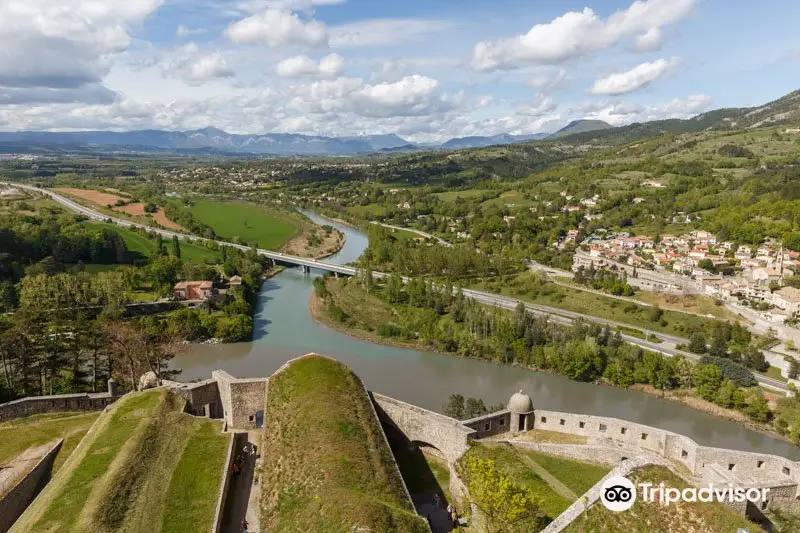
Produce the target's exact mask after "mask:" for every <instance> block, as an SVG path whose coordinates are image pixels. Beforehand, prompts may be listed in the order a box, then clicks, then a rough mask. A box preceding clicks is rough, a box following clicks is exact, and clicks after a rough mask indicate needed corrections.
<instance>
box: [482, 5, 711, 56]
mask: <svg viewBox="0 0 800 533" xmlns="http://www.w3.org/2000/svg"><path fill="white" fill-rule="evenodd" d="M695 2H696V0H636V1H635V2H633V3H632V4H631V5H630V6H629V7H628V8H627V9H624V10H621V11H617V12H616V13H614V14H613V15H611V16H610V17H608V19H606V20H603V19H601V18H600V17H598V16H597V14H596V13H595V12H594V11H592V10H591V9H590V8H588V7H587V8H584V10H583V11H570V12H567V13H564V14H563V15H561V16H559V17H557V18H555V19H553V20H552V21H551V22H549V23H546V24H536V25H535V26H533V27H532V28H531V29H530V31H528V33H526V34H524V35H518V36H515V37H509V38H505V39H501V40H498V41H483V42H479V43H478V44H476V45H475V49H474V51H473V55H472V62H471V65H472V68H474V69H475V70H479V71H491V70H497V69H510V68H517V67H519V66H520V65H523V64H557V63H562V62H564V61H566V60H568V59H571V58H575V57H580V56H583V55H586V54H589V53H592V52H595V51H598V50H601V49H603V48H607V47H609V46H612V45H614V44H616V43H618V42H619V41H620V40H621V39H623V38H625V37H629V36H632V35H636V34H641V33H646V32H648V31H650V30H652V29H653V28H661V27H662V26H666V25H669V24H673V23H675V22H677V21H679V20H681V19H683V18H684V17H686V16H688V15H689V13H691V12H692V10H693V9H694V6H695Z"/></svg>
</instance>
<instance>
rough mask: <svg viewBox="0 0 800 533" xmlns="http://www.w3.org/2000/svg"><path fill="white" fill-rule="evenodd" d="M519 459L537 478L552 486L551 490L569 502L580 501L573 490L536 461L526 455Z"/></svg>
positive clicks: (523, 454)
mask: <svg viewBox="0 0 800 533" xmlns="http://www.w3.org/2000/svg"><path fill="white" fill-rule="evenodd" d="M519 457H521V458H522V461H523V462H524V463H525V464H526V465H528V466H529V467H531V470H533V471H534V472H535V473H536V475H537V476H539V477H540V478H542V481H544V482H545V483H547V484H548V485H550V488H551V489H553V490H554V491H556V493H557V494H558V495H559V496H563V497H564V498H566V499H567V500H569V501H571V502H574V501H575V500H577V499H578V495H577V494H575V493H574V492H573V491H572V489H570V488H569V487H567V486H566V485H564V484H563V483H561V482H560V481H559V480H558V479H556V478H555V477H554V476H553V474H551V473H550V472H548V471H547V470H545V468H544V467H543V466H542V465H540V464H539V463H537V462H536V460H535V459H534V458H533V457H531V456H529V455H528V454H526V453H521V454H519Z"/></svg>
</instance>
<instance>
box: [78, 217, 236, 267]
mask: <svg viewBox="0 0 800 533" xmlns="http://www.w3.org/2000/svg"><path fill="white" fill-rule="evenodd" d="M86 224H87V225H89V226H91V227H94V228H101V229H110V230H112V231H115V232H117V233H118V234H119V235H120V236H122V239H123V240H124V241H125V246H127V247H128V252H131V253H132V254H137V255H139V256H142V257H150V256H152V255H153V254H154V253H155V251H156V248H157V245H156V241H154V240H151V239H148V238H146V237H143V236H141V235H139V234H138V233H136V232H135V231H132V230H129V229H127V228H121V227H119V226H116V225H114V224H107V223H105V222H86ZM180 245H181V258H182V259H187V260H189V261H194V262H198V263H218V262H220V261H221V258H222V256H221V254H220V253H219V252H216V251H214V250H210V249H208V248H206V247H205V246H200V245H197V244H190V243H186V242H183V241H181V243H180ZM164 246H165V247H166V248H167V250H168V251H169V252H172V243H171V242H170V241H165V243H164ZM87 270H89V269H88V268H87ZM95 270H96V269H95ZM101 270H102V269H101Z"/></svg>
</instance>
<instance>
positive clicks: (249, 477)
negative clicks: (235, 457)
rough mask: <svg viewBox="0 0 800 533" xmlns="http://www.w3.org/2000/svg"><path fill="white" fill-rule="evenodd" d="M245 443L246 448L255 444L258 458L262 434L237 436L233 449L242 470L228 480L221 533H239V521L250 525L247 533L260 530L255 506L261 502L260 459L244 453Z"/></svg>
mask: <svg viewBox="0 0 800 533" xmlns="http://www.w3.org/2000/svg"><path fill="white" fill-rule="evenodd" d="M245 443H246V444H247V447H248V449H250V447H251V446H252V445H253V444H255V445H256V446H257V447H258V448H257V450H258V454H259V456H260V454H261V432H260V431H251V432H249V433H245V434H243V435H242V436H237V439H236V444H235V445H234V446H235V447H234V450H235V451H236V453H237V454H240V455H241V456H242V471H241V473H240V474H239V475H238V476H233V477H232V478H231V484H230V486H229V488H228V498H227V500H226V501H225V511H224V512H223V515H222V533H241V532H242V520H245V519H246V520H247V524H248V526H249V527H248V530H247V531H248V533H258V532H259V531H260V527H259V526H260V524H259V522H260V519H261V516H260V513H259V506H258V504H259V500H260V499H261V485H260V483H259V477H258V476H259V472H258V467H259V466H260V465H261V459H260V457H254V456H252V455H250V454H245V453H243V449H244V447H245Z"/></svg>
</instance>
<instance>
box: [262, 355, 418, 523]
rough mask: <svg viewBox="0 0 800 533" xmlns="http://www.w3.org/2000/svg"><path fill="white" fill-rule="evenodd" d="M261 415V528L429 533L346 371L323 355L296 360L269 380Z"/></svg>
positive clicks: (359, 389) (358, 384) (369, 408)
mask: <svg viewBox="0 0 800 533" xmlns="http://www.w3.org/2000/svg"><path fill="white" fill-rule="evenodd" d="M266 412H267V420H266V423H265V428H264V449H265V450H268V451H269V452H268V453H266V454H265V457H264V464H263V467H262V489H261V510H262V511H261V526H262V527H261V531H270V532H273V533H281V532H305V531H320V532H322V531H325V532H329V533H338V532H341V533H346V532H347V533H349V532H353V531H383V532H393V531H397V532H400V531H402V532H403V533H406V532H408V533H415V532H419V533H422V532H424V531H430V530H429V529H428V528H427V525H426V524H425V521H424V519H423V518H422V517H420V516H418V515H417V514H416V513H415V512H414V508H413V506H412V504H411V502H410V501H409V500H408V498H407V497H406V495H405V491H404V490H403V482H402V479H401V478H400V476H399V474H398V473H397V470H396V469H395V467H394V459H393V458H392V454H391V451H390V450H389V447H388V446H386V444H385V441H384V439H383V433H382V431H381V426H380V424H379V422H378V420H377V419H376V417H375V415H374V411H373V409H372V406H371V404H370V399H369V397H368V396H367V393H366V391H365V390H364V385H363V384H362V383H361V380H360V379H359V378H358V377H357V376H356V375H355V374H353V372H352V371H350V370H349V369H348V368H347V367H346V366H344V365H342V364H341V363H339V362H336V361H333V360H331V359H328V358H325V357H321V356H307V357H304V358H301V359H299V360H296V361H294V362H293V363H292V364H291V365H290V366H289V367H287V368H286V369H284V370H283V371H282V372H281V373H279V374H277V375H275V376H273V377H272V378H270V384H269V390H268V392H267V409H266ZM308 428H314V430H313V431H308Z"/></svg>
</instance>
